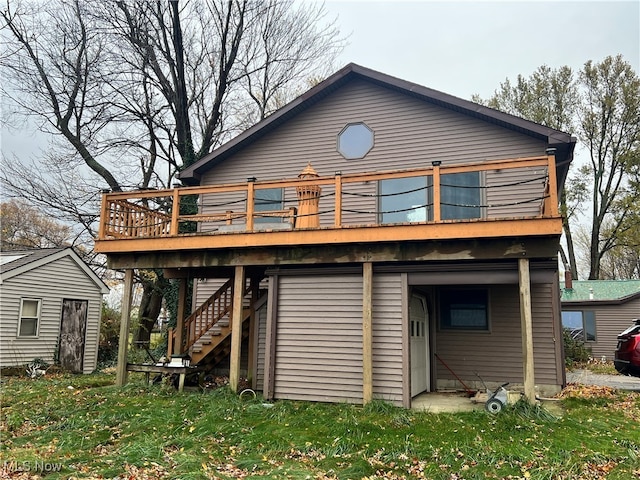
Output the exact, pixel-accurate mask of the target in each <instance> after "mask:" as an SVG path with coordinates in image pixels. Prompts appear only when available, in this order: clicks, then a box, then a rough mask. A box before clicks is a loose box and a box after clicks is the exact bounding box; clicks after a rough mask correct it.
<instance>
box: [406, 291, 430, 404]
mask: <svg viewBox="0 0 640 480" xmlns="http://www.w3.org/2000/svg"><path fill="white" fill-rule="evenodd" d="M409 322H410V325H409V332H410V335H411V345H410V348H411V396H412V397H414V396H416V395H418V394H419V393H421V392H424V391H425V390H429V370H430V368H429V355H428V346H429V311H428V309H427V301H426V299H425V298H424V297H423V296H420V295H416V294H414V295H412V296H411V303H410V305H409Z"/></svg>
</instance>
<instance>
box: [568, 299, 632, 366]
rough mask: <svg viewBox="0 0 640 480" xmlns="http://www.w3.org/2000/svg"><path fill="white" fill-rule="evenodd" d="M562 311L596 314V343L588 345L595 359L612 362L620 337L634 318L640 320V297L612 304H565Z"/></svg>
mask: <svg viewBox="0 0 640 480" xmlns="http://www.w3.org/2000/svg"><path fill="white" fill-rule="evenodd" d="M562 310H563V311H583V312H586V311H592V312H594V313H595V317H596V341H595V342H587V343H586V345H587V347H588V348H589V349H591V355H592V356H593V357H594V358H595V359H598V360H600V359H601V358H602V357H605V358H606V359H607V360H610V361H611V360H613V354H614V352H615V349H616V346H617V344H618V339H617V337H618V335H619V334H620V333H622V332H623V331H624V330H625V329H627V328H629V327H630V326H631V324H632V323H633V319H634V318H640V297H636V298H633V299H631V300H628V301H626V302H623V303H612V304H605V303H600V302H598V303H596V302H594V303H591V304H589V303H586V302H585V303H580V304H577V305H572V304H571V302H565V303H563V304H562Z"/></svg>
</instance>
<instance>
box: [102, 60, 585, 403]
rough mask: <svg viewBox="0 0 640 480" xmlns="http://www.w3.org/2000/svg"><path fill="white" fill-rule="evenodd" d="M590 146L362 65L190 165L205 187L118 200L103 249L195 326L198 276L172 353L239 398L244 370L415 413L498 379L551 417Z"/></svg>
mask: <svg viewBox="0 0 640 480" xmlns="http://www.w3.org/2000/svg"><path fill="white" fill-rule="evenodd" d="M574 146H575V139H574V138H572V137H571V136H570V135H568V134H566V133H562V132H559V131H556V130H553V129H550V128H546V127H543V126H541V125H538V124H535V123H532V122H529V121H525V120H523V119H520V118H517V117H514V116H511V115H507V114H504V113H501V112H498V111H496V110H492V109H490V108H486V107H483V106H480V105H477V104H474V103H472V102H469V101H466V100H461V99H459V98H456V97H452V96H450V95H446V94H444V93H441V92H437V91H435V90H431V89H429V88H426V87H422V86H419V85H416V84H413V83H409V82H406V81H403V80H400V79H397V78H394V77H391V76H388V75H385V74H382V73H379V72H376V71H373V70H370V69H367V68H363V67H360V66H358V65H353V64H350V65H347V66H346V67H344V68H343V69H341V70H340V71H338V72H337V73H335V74H334V75H332V76H331V77H329V78H328V79H326V80H325V81H323V82H321V83H320V84H318V85H317V86H315V87H314V88H312V89H311V90H309V91H308V92H306V93H305V94H303V95H302V96H300V97H298V98H297V99H295V100H294V101H293V102H291V103H290V104H288V105H287V106H285V107H283V108H281V109H280V110H278V111H277V112H275V113H274V114H272V115H271V116H270V117H268V118H267V119H265V120H263V121H262V122H260V123H258V124H257V125H255V126H254V127H252V128H250V129H249V130H247V131H245V132H244V133H242V134H241V135H239V136H238V137H236V138H235V139H233V140H231V141H230V142H228V143H226V144H224V145H222V146H221V147H220V148H218V149H217V150H215V151H213V152H212V153H210V154H209V155H206V156H205V157H204V158H202V159H201V160H200V161H198V162H196V163H195V164H193V165H192V166H190V167H188V168H186V169H185V170H184V171H183V172H182V173H181V175H180V178H181V180H182V182H183V183H184V184H185V185H189V186H194V187H195V188H189V187H182V188H175V189H172V190H162V191H144V192H142V191H140V192H126V193H122V192H114V193H109V194H105V195H104V196H103V204H102V212H101V227H100V232H99V236H98V238H97V240H96V250H97V251H98V252H101V253H105V254H106V255H107V257H108V261H109V264H110V266H111V267H112V268H118V269H126V270H127V274H128V275H129V278H131V276H132V273H131V270H132V269H135V268H163V269H164V272H165V275H166V276H167V277H170V278H174V279H176V280H177V281H179V283H180V291H181V293H180V295H179V297H180V301H179V308H180V309H182V310H181V311H183V310H188V305H186V298H187V293H186V292H187V288H186V285H187V282H188V280H189V279H197V281H195V282H193V283H194V285H195V289H196V292H195V295H194V298H195V305H194V306H195V307H196V308H195V309H194V311H193V313H192V314H191V315H189V316H188V317H187V318H186V319H185V320H184V324H183V325H182V324H179V326H178V327H177V328H176V330H175V331H173V332H172V334H171V336H170V340H171V341H170V344H169V347H170V349H171V350H172V353H173V354H175V353H185V352H187V353H189V354H190V356H191V361H192V363H198V364H199V365H210V366H213V365H216V364H218V365H219V364H220V362H222V364H223V365H228V368H229V372H230V382H231V385H232V387H235V386H237V384H238V376H239V373H240V371H241V370H244V371H246V373H247V375H248V376H249V378H250V379H251V381H252V383H253V386H254V388H256V389H259V390H261V391H262V392H263V394H264V395H265V397H266V398H286V399H302V400H314V401H331V402H343V401H344V402H355V403H362V402H364V403H366V402H368V401H370V400H371V399H373V398H379V399H384V400H388V401H391V402H394V403H396V404H399V405H404V406H411V402H412V398H413V397H415V396H416V395H418V394H420V393H421V392H429V391H435V390H438V389H448V388H462V387H463V385H467V386H471V387H473V386H475V387H477V388H481V387H482V384H481V383H480V381H479V378H478V375H480V376H481V377H482V378H483V379H484V380H485V381H487V382H488V383H493V384H495V383H501V382H511V384H512V387H513V388H518V385H519V386H520V388H523V389H524V391H525V393H526V394H527V398H529V399H531V400H532V399H533V396H534V395H535V392H534V388H538V389H539V390H540V391H543V392H555V391H558V390H559V389H560V388H561V387H562V386H563V385H564V384H565V376H564V359H563V352H562V336H561V333H562V331H561V324H560V289H559V282H558V268H557V263H558V262H557V249H558V244H559V239H560V235H561V233H562V219H561V217H560V215H559V213H558V192H559V191H560V190H561V188H562V185H563V182H564V179H565V177H566V174H567V169H568V168H569V164H570V162H571V161H572V157H573V149H574ZM187 195H198V196H199V202H198V205H199V211H198V213H192V214H190V215H186V214H185V211H183V212H182V213H181V212H180V208H179V206H178V205H179V204H180V202H181V200H182V199H184V198H187V197H186V196H187ZM149 205H169V208H168V209H167V208H166V207H165V208H164V210H163V211H160V210H154V209H153V208H149V207H148V206H149ZM183 209H184V207H183ZM183 225H185V226H187V225H188V226H189V227H190V228H191V229H190V230H183V227H182V226H183ZM194 226H195V227H197V231H196V232H194V230H193V228H194ZM183 231H184V232H185V233H183ZM187 231H190V232H194V233H186V232H187ZM186 316H187V315H186V314H185V315H184V317H186ZM182 318H183V315H182V314H179V315H178V320H179V322H181V321H182ZM225 362H228V363H225ZM120 369H121V371H122V370H123V369H124V366H122V365H121V366H120ZM122 375H123V376H124V378H126V372H124V373H123V374H122Z"/></svg>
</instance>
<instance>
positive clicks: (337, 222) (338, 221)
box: [333, 172, 342, 228]
mask: <svg viewBox="0 0 640 480" xmlns="http://www.w3.org/2000/svg"><path fill="white" fill-rule="evenodd" d="M333 226H334V227H336V228H340V227H341V226H342V173H341V172H336V203H335V219H334V224H333Z"/></svg>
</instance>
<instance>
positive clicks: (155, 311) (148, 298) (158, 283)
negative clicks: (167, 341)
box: [133, 272, 169, 348]
mask: <svg viewBox="0 0 640 480" xmlns="http://www.w3.org/2000/svg"><path fill="white" fill-rule="evenodd" d="M168 285H169V282H168V281H167V280H166V279H165V278H164V277H163V276H162V273H160V272H158V275H157V276H155V277H154V278H152V279H146V278H143V279H142V298H141V300H140V311H139V314H138V316H139V325H138V329H137V330H136V333H135V335H134V338H133V345H134V347H136V348H149V345H150V343H151V332H152V330H153V327H154V325H155V324H156V322H157V321H158V317H159V316H160V311H161V310H162V299H163V297H164V292H165V289H166V288H167V287H168Z"/></svg>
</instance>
